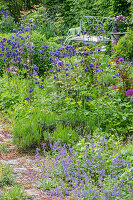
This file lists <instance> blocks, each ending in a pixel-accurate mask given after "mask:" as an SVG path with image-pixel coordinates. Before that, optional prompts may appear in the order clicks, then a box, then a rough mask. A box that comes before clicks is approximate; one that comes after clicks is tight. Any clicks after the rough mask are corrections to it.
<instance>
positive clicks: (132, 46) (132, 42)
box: [113, 30, 133, 61]
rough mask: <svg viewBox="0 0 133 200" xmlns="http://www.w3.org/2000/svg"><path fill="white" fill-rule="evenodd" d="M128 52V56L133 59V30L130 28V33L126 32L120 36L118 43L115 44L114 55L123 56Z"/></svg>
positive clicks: (116, 56) (115, 56)
mask: <svg viewBox="0 0 133 200" xmlns="http://www.w3.org/2000/svg"><path fill="white" fill-rule="evenodd" d="M124 54H126V58H128V59H129V60H131V61H132V60H133V31H132V30H130V31H129V33H127V34H125V35H124V36H123V37H121V38H120V40H119V41H118V43H117V45H115V46H114V53H113V57H114V58H118V57H119V56H120V57H123V55H124Z"/></svg>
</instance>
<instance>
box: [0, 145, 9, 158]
mask: <svg viewBox="0 0 133 200" xmlns="http://www.w3.org/2000/svg"><path fill="white" fill-rule="evenodd" d="M7 152H8V149H7V146H6V144H3V143H2V144H0V155H1V154H7Z"/></svg>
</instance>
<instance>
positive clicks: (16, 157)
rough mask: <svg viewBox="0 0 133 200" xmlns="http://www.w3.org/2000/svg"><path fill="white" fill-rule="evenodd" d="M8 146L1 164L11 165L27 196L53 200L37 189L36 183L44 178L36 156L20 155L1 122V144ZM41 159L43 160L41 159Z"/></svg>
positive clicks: (32, 198) (35, 199)
mask: <svg viewBox="0 0 133 200" xmlns="http://www.w3.org/2000/svg"><path fill="white" fill-rule="evenodd" d="M2 143H3V144H5V145H6V146H7V149H8V152H7V153H6V154H1V153H0V162H1V163H2V164H3V165H7V164H8V165H9V166H10V167H11V168H12V170H13V174H14V177H15V180H16V182H17V183H18V184H19V185H20V186H22V185H24V188H25V195H26V196H31V198H28V199H31V200H52V199H51V198H48V196H47V193H46V192H43V191H42V190H41V189H38V188H37V187H36V182H37V180H38V179H41V178H42V177H43V176H44V173H43V172H42V171H41V169H40V168H39V167H37V164H38V162H37V161H36V160H35V156H29V155H25V154H24V155H22V154H19V153H18V150H17V147H16V146H15V145H14V144H13V139H12V134H11V133H10V132H9V131H8V130H6V129H5V128H4V124H3V123H2V122H0V144H2ZM40 159H41V158H40Z"/></svg>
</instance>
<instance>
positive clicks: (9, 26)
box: [0, 16, 15, 33]
mask: <svg viewBox="0 0 133 200" xmlns="http://www.w3.org/2000/svg"><path fill="white" fill-rule="evenodd" d="M14 27H15V23H14V19H13V17H11V16H8V17H4V16H2V19H1V20H0V32H2V33H8V32H12V30H13V28H14Z"/></svg>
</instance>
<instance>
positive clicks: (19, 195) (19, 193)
mask: <svg viewBox="0 0 133 200" xmlns="http://www.w3.org/2000/svg"><path fill="white" fill-rule="evenodd" d="M4 192H5V193H4V194H3V195H0V198H1V200H20V199H22V200H24V199H26V197H23V195H24V193H25V192H24V187H21V188H20V187H19V186H18V185H15V186H12V187H11V188H7V187H5V188H4Z"/></svg>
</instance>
